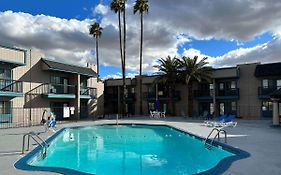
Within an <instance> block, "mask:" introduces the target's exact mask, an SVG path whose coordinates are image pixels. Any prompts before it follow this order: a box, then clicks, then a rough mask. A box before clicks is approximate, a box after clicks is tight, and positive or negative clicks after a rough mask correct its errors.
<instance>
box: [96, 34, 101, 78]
mask: <svg viewBox="0 0 281 175" xmlns="http://www.w3.org/2000/svg"><path fill="white" fill-rule="evenodd" d="M96 57H97V74H98V78H99V76H100V74H99V38H98V37H96Z"/></svg>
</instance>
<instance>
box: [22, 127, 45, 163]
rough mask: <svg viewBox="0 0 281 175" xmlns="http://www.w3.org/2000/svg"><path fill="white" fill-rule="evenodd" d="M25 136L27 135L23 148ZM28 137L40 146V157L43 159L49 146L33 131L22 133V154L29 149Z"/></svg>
mask: <svg viewBox="0 0 281 175" xmlns="http://www.w3.org/2000/svg"><path fill="white" fill-rule="evenodd" d="M26 136H27V148H26V149H25V140H26ZM30 138H31V139H32V140H34V141H35V142H36V143H37V144H38V145H39V146H40V147H41V148H42V151H41V157H42V159H45V158H46V156H47V148H48V147H49V145H48V144H47V143H46V142H45V141H44V140H43V139H42V138H41V137H39V135H38V134H37V133H35V132H33V131H32V132H29V133H26V134H24V135H23V139H22V154H24V152H25V151H29V145H30Z"/></svg>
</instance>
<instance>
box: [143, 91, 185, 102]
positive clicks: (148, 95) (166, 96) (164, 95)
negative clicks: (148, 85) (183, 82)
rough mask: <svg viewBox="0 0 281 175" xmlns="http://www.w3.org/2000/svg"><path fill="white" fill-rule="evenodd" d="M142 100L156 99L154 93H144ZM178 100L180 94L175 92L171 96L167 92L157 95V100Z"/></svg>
mask: <svg viewBox="0 0 281 175" xmlns="http://www.w3.org/2000/svg"><path fill="white" fill-rule="evenodd" d="M143 94H144V98H146V99H155V98H156V92H144V93H143ZM172 97H173V99H180V98H181V93H180V91H175V92H174V93H173V94H172V95H171V94H169V93H168V92H163V93H162V94H158V99H159V100H161V99H170V98H172Z"/></svg>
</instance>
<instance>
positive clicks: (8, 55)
mask: <svg viewBox="0 0 281 175" xmlns="http://www.w3.org/2000/svg"><path fill="white" fill-rule="evenodd" d="M0 60H1V61H7V62H11V63H19V64H24V51H22V50H15V49H9V48H5V47H2V46H0Z"/></svg>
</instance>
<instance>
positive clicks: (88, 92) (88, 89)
mask: <svg viewBox="0 0 281 175" xmlns="http://www.w3.org/2000/svg"><path fill="white" fill-rule="evenodd" d="M80 95H89V96H91V97H92V98H96V97H97V88H91V87H86V88H85V87H81V88H80Z"/></svg>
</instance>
